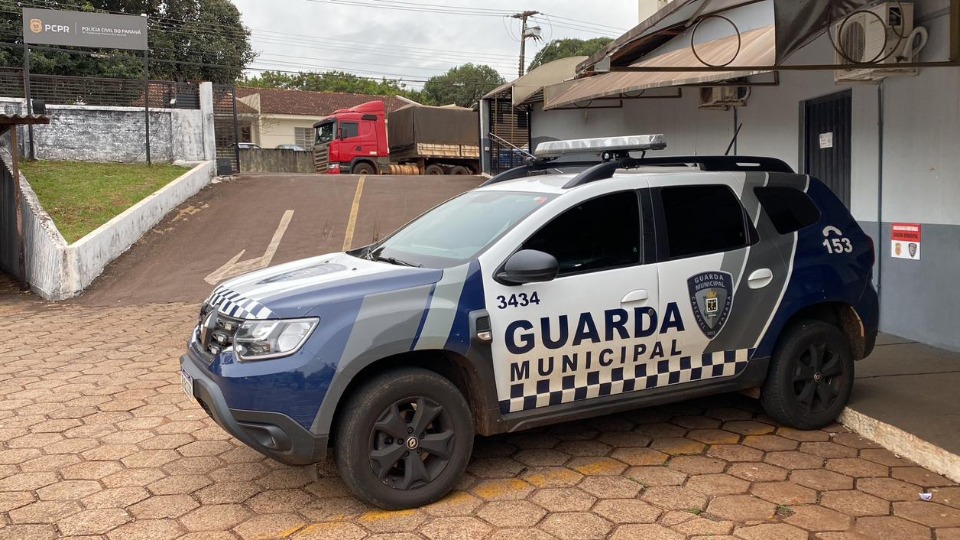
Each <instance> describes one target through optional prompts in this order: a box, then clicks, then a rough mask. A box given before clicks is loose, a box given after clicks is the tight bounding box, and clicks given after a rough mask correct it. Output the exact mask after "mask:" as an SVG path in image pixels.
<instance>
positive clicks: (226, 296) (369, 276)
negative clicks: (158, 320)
mask: <svg viewBox="0 0 960 540" xmlns="http://www.w3.org/2000/svg"><path fill="white" fill-rule="evenodd" d="M442 276H443V271H442V270H436V269H429V268H413V267H406V266H396V265H393V264H390V263H385V262H378V261H369V260H366V259H360V258H357V257H352V256H350V255H347V254H346V253H334V254H330V255H321V256H319V257H312V258H309V259H302V260H299V261H294V262H290V263H286V264H281V265H279V266H274V267H272V268H266V269H263V270H258V271H256V272H252V273H250V274H245V275H243V276H240V277H237V278H233V279H230V280H228V281H226V282H224V283H223V284H221V285H219V286H217V288H215V289H214V290H213V293H212V294H211V295H210V298H208V299H207V302H209V303H210V304H211V305H212V306H214V307H216V308H217V309H218V310H219V311H220V313H223V314H224V315H227V316H229V317H236V318H239V319H277V318H293V317H304V316H307V315H309V314H310V312H311V311H313V310H314V309H315V308H317V307H318V306H321V305H322V304H325V303H331V302H339V301H343V300H349V299H354V298H363V297H364V296H367V295H369V294H375V293H381V292H386V291H391V290H402V289H408V288H410V287H417V286H421V285H430V284H433V283H436V282H437V281H439V280H440V278H441V277H442Z"/></svg>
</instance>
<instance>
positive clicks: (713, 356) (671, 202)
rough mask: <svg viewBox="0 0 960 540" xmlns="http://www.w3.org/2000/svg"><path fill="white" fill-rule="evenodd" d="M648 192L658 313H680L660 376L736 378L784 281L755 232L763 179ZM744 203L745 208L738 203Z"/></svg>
mask: <svg viewBox="0 0 960 540" xmlns="http://www.w3.org/2000/svg"><path fill="white" fill-rule="evenodd" d="M728 178H729V181H728V182H727V183H713V184H688V185H678V186H672V187H663V188H656V189H654V190H652V191H651V196H652V198H653V206H654V208H655V210H656V213H657V233H658V244H657V245H658V249H659V251H658V258H659V261H660V262H659V267H660V310H661V311H666V310H667V309H668V308H670V307H671V306H672V307H674V308H675V309H677V310H679V313H680V319H681V320H682V326H683V328H682V331H681V332H679V333H678V337H677V338H676V347H675V349H676V351H677V352H678V354H675V355H672V356H671V357H670V358H669V359H666V360H664V361H663V363H662V365H661V366H660V370H661V371H664V372H666V373H669V374H670V376H669V377H665V378H664V379H665V380H664V382H666V383H668V384H680V383H690V382H696V381H702V380H707V379H713V378H719V377H729V376H732V375H736V374H738V373H740V372H741V371H742V370H743V369H744V368H745V367H746V364H747V362H748V360H749V358H750V356H751V355H752V353H753V350H754V349H755V348H756V346H757V344H758V342H759V340H760V338H761V336H762V335H763V332H764V330H765V329H766V327H767V325H768V324H769V322H770V319H771V317H772V315H773V313H774V312H775V310H776V307H777V305H778V304H779V302H780V298H781V295H782V292H783V289H784V288H785V286H786V283H787V280H788V272H787V264H786V263H785V262H784V260H783V258H782V257H781V255H780V251H779V250H778V249H777V246H776V245H775V244H774V243H773V242H771V241H770V240H769V239H761V235H760V234H759V233H758V231H757V225H758V220H759V217H760V210H759V202H757V200H756V196H755V195H754V193H753V187H754V186H756V185H763V184H764V183H765V182H766V178H767V177H766V175H765V174H763V173H748V175H747V178H746V179H745V180H742V179H741V178H742V177H741V178H738V175H732V174H731V175H729V176H728ZM741 199H742V200H743V201H744V202H745V203H746V207H747V208H745V207H744V205H743V204H742V203H741Z"/></svg>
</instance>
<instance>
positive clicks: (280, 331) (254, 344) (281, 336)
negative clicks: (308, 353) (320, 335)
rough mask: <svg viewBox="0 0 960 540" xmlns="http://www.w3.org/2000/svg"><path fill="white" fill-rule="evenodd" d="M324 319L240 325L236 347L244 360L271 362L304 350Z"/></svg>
mask: <svg viewBox="0 0 960 540" xmlns="http://www.w3.org/2000/svg"><path fill="white" fill-rule="evenodd" d="M319 322H320V319H285V320H276V321H246V322H245V323H243V324H242V325H240V329H239V330H237V335H236V337H235V338H234V340H233V347H234V349H235V350H236V352H237V357H238V358H239V359H240V360H267V359H270V358H279V357H281V356H289V355H291V354H293V353H295V352H297V351H299V350H300V347H303V344H304V342H306V341H307V338H308V337H310V334H311V333H312V332H313V329H314V328H316V327H317V324H318V323H319Z"/></svg>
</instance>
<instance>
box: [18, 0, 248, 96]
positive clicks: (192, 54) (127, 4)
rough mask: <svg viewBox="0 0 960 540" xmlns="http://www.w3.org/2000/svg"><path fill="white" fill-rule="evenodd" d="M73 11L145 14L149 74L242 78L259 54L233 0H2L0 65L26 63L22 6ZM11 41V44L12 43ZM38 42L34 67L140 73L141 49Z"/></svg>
mask: <svg viewBox="0 0 960 540" xmlns="http://www.w3.org/2000/svg"><path fill="white" fill-rule="evenodd" d="M21 5H23V6H25V7H36V8H43V9H63V10H72V11H91V12H93V11H105V12H114V13H129V14H131V15H140V14H146V15H147V17H148V24H149V35H150V37H149V46H150V77H151V78H154V79H163V80H175V81H186V80H206V81H213V82H218V83H229V82H233V81H235V80H237V79H239V78H240V76H241V75H242V73H243V69H244V68H245V67H246V66H247V64H249V63H250V62H251V61H253V59H254V58H255V57H256V54H255V53H254V52H253V49H252V48H251V47H250V30H248V29H247V28H246V27H244V26H243V23H242V22H241V20H240V11H239V10H237V7H236V6H234V5H233V3H232V2H231V1H230V0H177V1H161V2H157V1H156V0H34V1H16V0H0V13H2V14H3V17H2V18H0V19H2V21H0V35H2V38H3V41H4V44H3V45H4V46H3V47H0V65H14V66H16V65H22V64H23V48H22V46H21V44H22V42H23V38H22V35H21V33H22V30H21V29H22V24H23V23H22V14H21V10H20V6H21ZM11 45H12V46H11ZM55 49H59V50H51V49H50V48H39V47H38V48H36V49H34V50H31V53H30V66H31V71H32V72H34V73H42V74H51V75H67V76H86V77H91V76H97V77H116V78H139V77H142V76H143V57H142V53H141V52H140V51H121V50H114V49H104V50H95V49H80V48H76V47H55Z"/></svg>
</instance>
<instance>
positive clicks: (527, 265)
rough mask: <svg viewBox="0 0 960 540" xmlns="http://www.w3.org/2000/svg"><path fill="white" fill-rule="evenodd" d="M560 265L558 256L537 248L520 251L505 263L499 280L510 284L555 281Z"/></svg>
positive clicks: (498, 277)
mask: <svg viewBox="0 0 960 540" xmlns="http://www.w3.org/2000/svg"><path fill="white" fill-rule="evenodd" d="M559 270H560V265H559V264H558V263H557V259H556V257H554V256H553V255H550V254H549V253H544V252H542V251H537V250H535V249H524V250H521V251H518V252H516V253H514V254H513V255H511V256H510V258H509V259H507V262H505V263H504V264H503V270H501V271H500V272H499V273H497V281H500V282H501V283H506V284H509V285H523V284H524V283H534V282H539V281H553V279H554V278H556V277H557V272H558V271H559Z"/></svg>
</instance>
